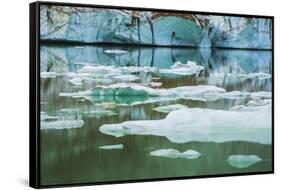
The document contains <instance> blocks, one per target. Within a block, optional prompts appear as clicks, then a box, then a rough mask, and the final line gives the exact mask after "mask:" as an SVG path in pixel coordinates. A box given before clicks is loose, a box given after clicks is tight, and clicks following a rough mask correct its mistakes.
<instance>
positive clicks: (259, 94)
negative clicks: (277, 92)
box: [251, 91, 272, 100]
mask: <svg viewBox="0 0 281 190" xmlns="http://www.w3.org/2000/svg"><path fill="white" fill-rule="evenodd" d="M271 97H272V92H266V91H260V92H253V93H251V98H252V99H254V100H256V99H271Z"/></svg>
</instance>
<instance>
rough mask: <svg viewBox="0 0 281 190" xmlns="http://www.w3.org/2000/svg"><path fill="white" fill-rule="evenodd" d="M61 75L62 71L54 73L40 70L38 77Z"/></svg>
mask: <svg viewBox="0 0 281 190" xmlns="http://www.w3.org/2000/svg"><path fill="white" fill-rule="evenodd" d="M60 75H63V74H62V73H56V72H41V73H40V77H41V78H44V79H45V78H55V77H57V76H60Z"/></svg>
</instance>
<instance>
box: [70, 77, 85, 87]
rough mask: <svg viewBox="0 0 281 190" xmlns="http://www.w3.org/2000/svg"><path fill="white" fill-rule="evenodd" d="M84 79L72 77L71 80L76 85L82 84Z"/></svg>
mask: <svg viewBox="0 0 281 190" xmlns="http://www.w3.org/2000/svg"><path fill="white" fill-rule="evenodd" d="M82 81H83V79H82V78H72V79H70V80H69V82H70V83H71V84H72V85H75V86H82V85H83V83H82Z"/></svg>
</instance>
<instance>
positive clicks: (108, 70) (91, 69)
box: [79, 65, 122, 75]
mask: <svg viewBox="0 0 281 190" xmlns="http://www.w3.org/2000/svg"><path fill="white" fill-rule="evenodd" d="M79 73H88V74H95V75H105V74H107V75H109V74H111V75H121V74H122V71H121V69H119V68H118V67H116V66H114V65H112V66H103V65H97V66H90V65H87V66H84V67H83V68H81V69H80V70H79Z"/></svg>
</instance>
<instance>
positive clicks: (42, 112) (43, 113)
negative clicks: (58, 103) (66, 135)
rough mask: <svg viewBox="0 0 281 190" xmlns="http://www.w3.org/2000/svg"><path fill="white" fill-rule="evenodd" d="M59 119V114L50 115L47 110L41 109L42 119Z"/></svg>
mask: <svg viewBox="0 0 281 190" xmlns="http://www.w3.org/2000/svg"><path fill="white" fill-rule="evenodd" d="M57 119H59V117H58V116H50V115H48V114H47V113H46V112H44V111H41V112H40V120H41V121H45V120H57Z"/></svg>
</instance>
